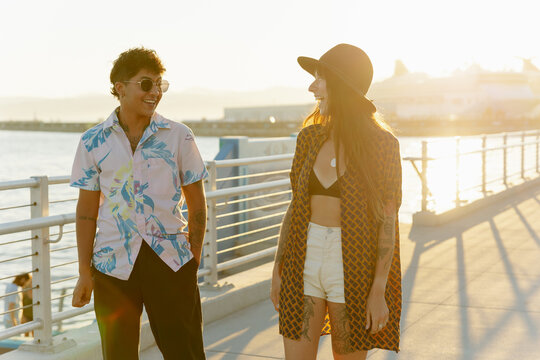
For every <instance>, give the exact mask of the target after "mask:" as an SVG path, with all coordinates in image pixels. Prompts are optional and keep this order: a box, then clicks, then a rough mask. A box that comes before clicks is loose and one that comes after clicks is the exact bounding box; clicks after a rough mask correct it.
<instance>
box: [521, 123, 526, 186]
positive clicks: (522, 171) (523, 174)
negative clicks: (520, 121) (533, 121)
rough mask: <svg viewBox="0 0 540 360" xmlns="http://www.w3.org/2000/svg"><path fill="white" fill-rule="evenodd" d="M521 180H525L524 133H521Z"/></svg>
mask: <svg viewBox="0 0 540 360" xmlns="http://www.w3.org/2000/svg"><path fill="white" fill-rule="evenodd" d="M521 178H522V179H525V131H523V132H522V133H521Z"/></svg>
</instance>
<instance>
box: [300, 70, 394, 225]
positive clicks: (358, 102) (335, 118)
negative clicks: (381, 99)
mask: <svg viewBox="0 0 540 360" xmlns="http://www.w3.org/2000/svg"><path fill="white" fill-rule="evenodd" d="M317 73H318V74H319V76H321V77H322V78H323V79H325V80H326V90H327V93H328V98H327V101H328V115H322V114H321V113H320V110H319V106H317V107H316V108H315V110H314V111H313V112H312V113H311V114H310V115H309V116H308V117H307V118H306V119H305V120H304V123H303V127H306V126H309V125H311V124H321V125H323V126H324V128H325V130H326V131H327V132H328V135H330V134H333V137H334V138H333V139H334V147H335V152H336V160H337V161H336V163H337V166H338V168H337V170H338V174H339V154H340V146H341V147H342V148H343V152H344V154H345V161H346V164H347V167H349V166H353V167H354V168H356V169H358V171H359V174H360V177H361V180H362V182H363V183H364V184H365V186H366V187H367V200H368V208H369V209H371V211H372V212H373V215H374V216H375V217H376V219H377V220H382V219H383V215H384V214H383V204H382V194H381V193H380V192H379V191H377V187H376V185H375V180H374V179H376V178H377V177H376V176H374V175H375V171H377V166H375V165H376V164H374V163H373V156H372V153H373V146H374V145H373V144H374V139H375V137H376V136H377V133H380V132H381V131H386V132H389V133H393V132H392V129H391V128H390V126H389V125H388V124H387V123H386V122H385V121H384V119H383V118H382V116H381V115H380V114H379V113H377V112H376V108H375V106H374V105H373V104H371V103H369V102H368V101H367V100H366V99H364V98H363V96H362V95H360V94H359V93H358V92H356V91H355V90H353V89H352V88H351V87H349V86H348V85H346V84H345V83H344V82H343V81H341V80H340V79H339V78H337V77H336V76H335V75H333V74H332V72H330V71H328V70H326V69H325V68H324V67H321V68H319V69H317Z"/></svg>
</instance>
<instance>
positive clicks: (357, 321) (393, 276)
mask: <svg viewBox="0 0 540 360" xmlns="http://www.w3.org/2000/svg"><path fill="white" fill-rule="evenodd" d="M326 139H327V135H326V130H325V129H324V127H323V126H322V125H311V126H308V127H306V128H304V129H302V131H300V133H299V134H298V138H297V143H296V152H295V155H294V159H293V164H292V168H291V174H290V177H291V187H292V191H293V200H292V203H291V210H292V213H291V225H290V228H289V237H288V239H287V246H286V248H285V253H284V259H283V269H282V274H281V291H280V306H279V332H280V334H282V335H283V336H285V337H287V338H290V339H299V338H300V333H301V330H302V324H303V322H302V318H303V310H304V279H303V273H304V262H305V258H306V240H307V228H308V224H309V221H310V218H311V209H310V196H309V193H308V181H309V173H310V172H311V169H312V168H313V164H314V162H315V158H316V157H317V154H318V153H319V150H320V148H321V146H322V144H323V143H324V142H325V141H326ZM373 140H374V145H373V149H372V150H373V156H372V157H370V159H371V160H372V161H373V162H374V163H373V164H374V166H375V167H376V169H377V170H376V171H375V172H374V174H372V176H373V180H374V182H375V186H376V187H377V190H378V191H379V193H381V194H383V201H388V200H394V201H395V203H396V207H397V208H396V212H397V210H398V209H399V206H400V205H401V158H400V153H399V143H398V141H397V139H396V138H395V137H394V136H393V135H392V134H390V133H388V132H386V131H384V130H377V134H376V135H375V136H374V139H373ZM339 186H340V189H341V241H342V252H343V273H344V281H345V305H346V310H347V314H348V317H349V319H350V320H349V321H350V323H349V325H350V345H351V347H352V348H353V349H355V350H369V349H372V348H381V349H388V350H393V351H396V352H397V351H399V336H400V328H399V322H400V316H401V266H400V258H399V227H398V224H399V222H398V219H397V215H396V224H395V228H396V241H395V250H394V254H393V259H392V264H391V267H390V273H389V275H388V280H387V285H386V292H385V298H386V303H387V305H388V309H389V312H390V315H389V320H388V323H387V325H386V326H385V327H384V328H383V329H382V330H381V331H379V332H378V333H376V334H373V335H372V334H370V333H369V331H370V330H366V328H365V327H366V303H367V297H368V294H369V291H370V289H371V284H372V282H373V278H374V275H375V265H376V261H377V243H378V234H379V227H380V223H379V222H378V221H377V220H376V219H375V217H374V216H373V215H372V213H371V212H370V211H368V209H367V206H368V205H367V204H368V203H367V194H366V191H367V190H366V186H365V185H364V184H363V181H362V179H361V177H360V174H359V171H358V169H355V168H352V167H348V168H347V170H346V172H345V174H344V175H343V177H341V178H340V180H339ZM329 333H330V323H329V319H328V314H327V315H326V319H325V326H324V328H323V331H322V335H326V334H329Z"/></svg>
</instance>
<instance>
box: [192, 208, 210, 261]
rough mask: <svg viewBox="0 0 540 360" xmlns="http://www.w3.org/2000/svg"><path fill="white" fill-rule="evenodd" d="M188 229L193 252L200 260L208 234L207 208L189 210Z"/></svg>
mask: <svg viewBox="0 0 540 360" xmlns="http://www.w3.org/2000/svg"><path fill="white" fill-rule="evenodd" d="M188 229H189V243H190V246H191V252H192V253H193V255H194V256H195V257H196V258H197V259H200V258H201V254H202V248H203V240H204V234H205V232H206V206H204V207H199V208H197V209H189V208H188Z"/></svg>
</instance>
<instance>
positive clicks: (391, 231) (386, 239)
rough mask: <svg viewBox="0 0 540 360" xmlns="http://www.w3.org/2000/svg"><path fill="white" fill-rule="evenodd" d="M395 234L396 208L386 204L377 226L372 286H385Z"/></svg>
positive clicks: (392, 253)
mask: <svg viewBox="0 0 540 360" xmlns="http://www.w3.org/2000/svg"><path fill="white" fill-rule="evenodd" d="M395 235H396V210H395V205H393V204H388V205H387V206H386V207H385V214H384V220H383V222H382V224H381V225H380V228H379V238H378V242H377V264H376V266H375V277H374V279H373V284H374V286H378V287H379V288H381V289H383V290H384V289H385V288H386V280H387V278H388V273H389V272H390V265H391V264H392V258H393V255H394V245H395V237H396V236H395Z"/></svg>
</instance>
